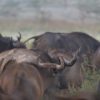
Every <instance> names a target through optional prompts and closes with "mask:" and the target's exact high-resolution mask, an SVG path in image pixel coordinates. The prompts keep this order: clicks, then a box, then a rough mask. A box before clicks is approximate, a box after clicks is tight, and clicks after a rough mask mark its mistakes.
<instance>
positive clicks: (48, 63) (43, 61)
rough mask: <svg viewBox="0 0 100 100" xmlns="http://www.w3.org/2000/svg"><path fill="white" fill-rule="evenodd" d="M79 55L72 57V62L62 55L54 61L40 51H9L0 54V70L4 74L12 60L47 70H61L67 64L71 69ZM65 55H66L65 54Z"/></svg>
mask: <svg viewBox="0 0 100 100" xmlns="http://www.w3.org/2000/svg"><path fill="white" fill-rule="evenodd" d="M77 53H78V51H77V52H76V53H75V54H74V55H73V56H71V57H72V58H71V59H70V60H67V59H63V57H62V56H61V55H60V57H59V58H58V59H56V58H55V59H54V58H53V59H52V57H51V56H50V55H48V54H47V53H45V52H42V51H40V50H34V51H33V50H28V49H12V50H8V51H5V52H3V53H1V54H0V61H2V60H3V62H2V64H1V68H0V73H2V71H3V69H4V65H5V64H6V63H7V62H8V61H9V60H11V59H13V60H16V62H17V63H21V62H27V63H31V64H33V65H37V66H39V67H42V68H47V69H48V68H52V69H57V70H61V69H63V68H64V67H65V65H64V64H66V66H67V67H71V66H70V64H74V63H75V61H76V56H77ZM57 54H58V53H57ZM51 55H52V54H51ZM64 55H66V54H65V53H64ZM56 60H57V61H56Z"/></svg>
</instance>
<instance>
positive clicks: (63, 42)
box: [26, 32, 100, 54]
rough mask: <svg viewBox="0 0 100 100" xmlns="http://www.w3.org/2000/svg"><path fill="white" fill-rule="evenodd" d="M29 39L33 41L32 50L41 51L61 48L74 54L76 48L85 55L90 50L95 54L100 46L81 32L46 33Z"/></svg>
mask: <svg viewBox="0 0 100 100" xmlns="http://www.w3.org/2000/svg"><path fill="white" fill-rule="evenodd" d="M30 39H34V42H33V48H38V49H40V50H43V51H48V49H53V48H56V49H59V48H60V49H61V48H62V49H64V50H67V51H71V52H74V51H76V50H77V49H78V48H81V51H80V53H81V54H84V53H85V54H86V53H88V52H90V51H91V50H92V52H95V51H96V49H97V48H98V46H100V43H99V41H97V40H96V39H94V38H93V37H91V36H90V35H88V34H86V33H83V32H71V33H67V34H66V33H53V32H46V33H44V34H42V35H39V36H33V37H31V38H30ZM30 39H28V40H30ZM26 42H27V40H26Z"/></svg>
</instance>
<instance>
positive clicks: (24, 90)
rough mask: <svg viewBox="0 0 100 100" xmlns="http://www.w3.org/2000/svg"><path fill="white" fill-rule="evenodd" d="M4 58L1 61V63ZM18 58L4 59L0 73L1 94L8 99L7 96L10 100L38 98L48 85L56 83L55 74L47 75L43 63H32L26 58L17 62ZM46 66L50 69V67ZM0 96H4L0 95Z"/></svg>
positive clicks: (37, 99) (32, 99) (35, 99)
mask: <svg viewBox="0 0 100 100" xmlns="http://www.w3.org/2000/svg"><path fill="white" fill-rule="evenodd" d="M32 52H33V51H32ZM9 54H10V53H9ZM31 54H32V53H31ZM10 56H11V55H10ZM22 56H23V55H22ZM31 56H32V55H31ZM35 57H36V55H35V56H34V58H35ZM5 59H6V58H4V59H3V60H2V61H1V65H2V62H3V61H4V60H5ZM7 59H8V58H7ZM18 59H20V58H16V59H14V58H12V57H11V58H10V59H8V60H5V61H7V62H6V63H5V64H4V69H3V70H2V73H1V75H0V88H1V90H2V91H3V95H6V96H5V97H7V98H8V100H9V98H11V100H40V99H41V98H42V96H43V94H44V92H45V91H46V90H47V89H48V88H49V87H52V86H53V85H56V84H55V76H50V75H48V72H47V70H45V67H43V64H45V63H40V65H38V64H37V65H33V64H32V63H30V62H28V61H27V60H24V61H21V62H18ZM27 59H28V58H27ZM10 60H11V61H10ZM12 60H15V61H12ZM25 61H26V62H25ZM41 64H42V66H41ZM46 64H48V63H46ZM52 65H53V64H52ZM37 66H39V67H37ZM47 68H49V69H52V67H47ZM1 69H2V68H1ZM1 98H4V97H3V96H1Z"/></svg>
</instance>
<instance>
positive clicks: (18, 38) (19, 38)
mask: <svg viewBox="0 0 100 100" xmlns="http://www.w3.org/2000/svg"><path fill="white" fill-rule="evenodd" d="M18 34H19V36H18V37H17V41H19V42H20V40H21V38H22V36H21V33H20V32H18Z"/></svg>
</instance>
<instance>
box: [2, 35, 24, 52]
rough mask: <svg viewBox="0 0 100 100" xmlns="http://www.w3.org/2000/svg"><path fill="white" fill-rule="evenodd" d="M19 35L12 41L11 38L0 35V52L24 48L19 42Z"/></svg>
mask: <svg viewBox="0 0 100 100" xmlns="http://www.w3.org/2000/svg"><path fill="white" fill-rule="evenodd" d="M20 40H21V34H20V36H19V37H18V38H17V40H13V39H12V37H7V36H2V35H0V52H3V51H6V50H10V49H13V48H26V46H25V44H24V43H22V42H21V41H20Z"/></svg>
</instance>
